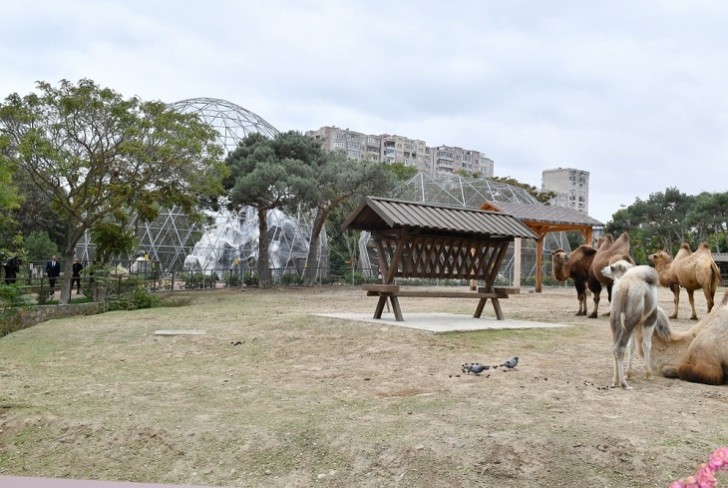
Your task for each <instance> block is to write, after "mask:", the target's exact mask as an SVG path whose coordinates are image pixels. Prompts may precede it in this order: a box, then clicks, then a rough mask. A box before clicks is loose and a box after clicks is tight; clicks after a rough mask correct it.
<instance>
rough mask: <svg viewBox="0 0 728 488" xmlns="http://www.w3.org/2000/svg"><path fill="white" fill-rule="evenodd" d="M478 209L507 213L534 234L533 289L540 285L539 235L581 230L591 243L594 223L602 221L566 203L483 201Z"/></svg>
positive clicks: (539, 288) (541, 273)
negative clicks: (534, 276)
mask: <svg viewBox="0 0 728 488" xmlns="http://www.w3.org/2000/svg"><path fill="white" fill-rule="evenodd" d="M480 208H481V209H482V210H490V211H495V212H504V213H507V214H511V215H513V216H514V217H516V218H517V219H519V220H520V221H521V222H523V223H524V224H525V225H527V226H528V228H529V229H531V230H532V231H533V232H535V233H536V235H537V236H538V240H537V241H536V292H538V293H540V292H541V289H542V286H543V272H542V269H543V238H544V236H546V234H548V233H549V232H572V231H576V232H581V233H582V235H583V236H584V243H586V244H589V245H592V242H593V239H594V230H593V229H594V227H604V224H603V223H602V222H599V221H598V220H596V219H594V218H592V217H589V216H588V215H587V214H585V213H583V212H579V211H578V210H575V209H573V208H569V207H557V206H551V205H531V204H526V203H506V202H489V201H486V202H485V203H483V205H481V206H480Z"/></svg>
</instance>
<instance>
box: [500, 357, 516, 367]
mask: <svg viewBox="0 0 728 488" xmlns="http://www.w3.org/2000/svg"><path fill="white" fill-rule="evenodd" d="M501 366H504V367H506V368H508V369H513V368H515V367H516V366H518V356H513V357H512V358H510V359H507V360H506V361H505V362H504V363H503V364H501Z"/></svg>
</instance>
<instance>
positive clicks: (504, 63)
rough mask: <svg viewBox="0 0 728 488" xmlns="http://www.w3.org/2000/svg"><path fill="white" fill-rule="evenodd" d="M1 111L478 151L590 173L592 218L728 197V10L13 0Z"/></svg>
mask: <svg viewBox="0 0 728 488" xmlns="http://www.w3.org/2000/svg"><path fill="white" fill-rule="evenodd" d="M0 19H2V28H1V29H0V98H2V99H4V98H5V97H6V96H7V95H9V94H10V93H19V94H21V95H26V94H28V93H30V92H32V91H34V90H35V82H36V81H39V80H40V81H46V82H50V83H53V84H57V82H58V81H60V80H61V79H68V80H70V81H73V82H77V81H78V80H79V79H81V78H89V79H92V80H94V81H95V82H96V83H98V84H99V85H101V86H104V87H109V88H112V89H114V90H115V91H117V92H119V93H121V94H122V95H124V96H125V97H130V96H133V95H137V96H139V97H141V98H142V99H145V100H162V101H165V102H176V101H179V100H184V99H188V98H196V97H211V98H221V99H225V100H228V101H230V102H233V103H236V104H238V105H240V106H242V107H244V108H246V109H248V110H250V111H252V112H254V113H256V114H258V115H259V116H261V117H262V118H264V119H265V120H267V121H268V122H269V123H271V124H272V125H273V126H275V127H276V128H277V129H279V130H281V131H286V130H297V131H302V132H304V131H306V130H310V129H318V128H319V127H322V126H325V125H335V126H338V127H342V128H350V129H351V130H355V131H358V132H364V133H374V134H381V133H389V134H398V135H403V136H406V137H411V138H415V139H421V140H424V141H425V142H426V143H427V145H428V146H436V145H441V144H446V145H450V146H460V147H463V148H465V149H474V150H478V151H481V152H483V153H485V154H486V155H487V156H488V157H490V158H491V159H493V160H494V161H495V175H496V176H510V177H513V178H516V179H518V180H520V181H522V182H524V183H528V184H530V185H533V186H536V187H539V188H540V186H541V172H542V171H543V170H545V169H553V168H558V167H564V168H577V169H582V170H586V171H589V173H590V202H589V203H590V206H589V214H590V215H591V216H592V217H594V218H596V219H598V220H601V221H602V222H604V223H606V222H608V221H609V220H611V216H612V214H613V213H614V212H616V211H617V210H619V208H620V206H621V205H630V204H632V203H634V201H635V199H636V198H641V199H646V198H648V197H649V195H650V194H651V193H655V192H663V191H665V189H666V188H668V187H677V188H679V189H680V190H681V191H683V192H684V193H687V194H690V195H695V194H698V193H700V192H702V191H709V192H725V191H728V164H727V163H726V158H727V156H728V138H727V137H726V136H727V135H728V28H727V27H726V26H728V2H720V1H717V0H716V1H702V0H685V1H669V0H665V1H639V0H638V1H634V0H629V1H619V0H610V1H599V2H598V1H590V0H575V1H556V0H553V1H542V0H508V1H503V0H473V1H457V0H453V1H451V2H443V1H441V0H440V1H429V0H416V1H415V0H412V1H409V0H407V1H396V0H389V1H379V0H366V1H364V0H362V1H349V0H321V1H304V0H301V1H294V0H291V1H281V0H265V1H260V0H257V1H244V0H240V1H233V0H230V1H209V2H199V1H194V2H193V1H189V0H175V1H155V0H146V1H135V0H89V1H80V0H76V1H74V0H52V1H36V0H27V1H21V0H0Z"/></svg>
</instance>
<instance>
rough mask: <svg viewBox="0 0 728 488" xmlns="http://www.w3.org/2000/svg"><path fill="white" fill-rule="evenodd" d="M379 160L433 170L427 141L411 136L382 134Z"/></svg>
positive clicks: (423, 169)
mask: <svg viewBox="0 0 728 488" xmlns="http://www.w3.org/2000/svg"><path fill="white" fill-rule="evenodd" d="M379 160H380V161H382V162H384V163H390V164H391V163H402V164H404V165H405V166H414V167H416V168H417V169H419V170H421V171H432V164H431V159H430V158H429V156H428V153H427V145H426V144H425V141H420V140H418V139H410V138H409V137H404V136H397V135H389V134H384V135H382V136H381V153H380V157H379Z"/></svg>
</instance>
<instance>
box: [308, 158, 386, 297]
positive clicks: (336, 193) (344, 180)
mask: <svg viewBox="0 0 728 488" xmlns="http://www.w3.org/2000/svg"><path fill="white" fill-rule="evenodd" d="M315 176H316V178H315V182H314V186H313V187H312V188H311V189H310V192H307V194H308V195H309V201H308V202H306V201H302V202H301V203H302V204H304V205H306V206H312V207H313V208H315V210H316V215H315V218H314V223H313V227H312V230H311V239H310V241H309V248H308V259H307V263H308V266H307V267H306V270H305V272H304V283H306V284H308V285H312V284H313V283H314V281H315V279H316V267H317V266H313V264H314V263H316V252H317V250H318V246H319V236H320V234H321V230H322V229H323V228H324V224H325V223H326V221H327V219H328V218H329V215H330V214H331V212H332V211H333V210H334V209H336V208H337V207H339V206H341V205H343V204H344V203H346V202H348V201H349V200H350V199H353V200H360V199H361V198H363V197H364V196H366V195H383V194H385V193H387V192H389V191H390V190H391V189H392V188H393V187H394V178H393V174H392V172H391V171H388V170H387V166H386V165H384V164H382V163H379V162H364V161H356V160H352V159H349V158H347V157H346V154H345V153H344V152H343V151H335V152H330V153H327V154H326V155H325V157H324V158H323V164H322V165H321V166H319V167H318V168H317V170H316V172H315ZM357 203H358V202H357ZM338 232H341V230H338ZM352 257H354V256H352Z"/></svg>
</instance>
